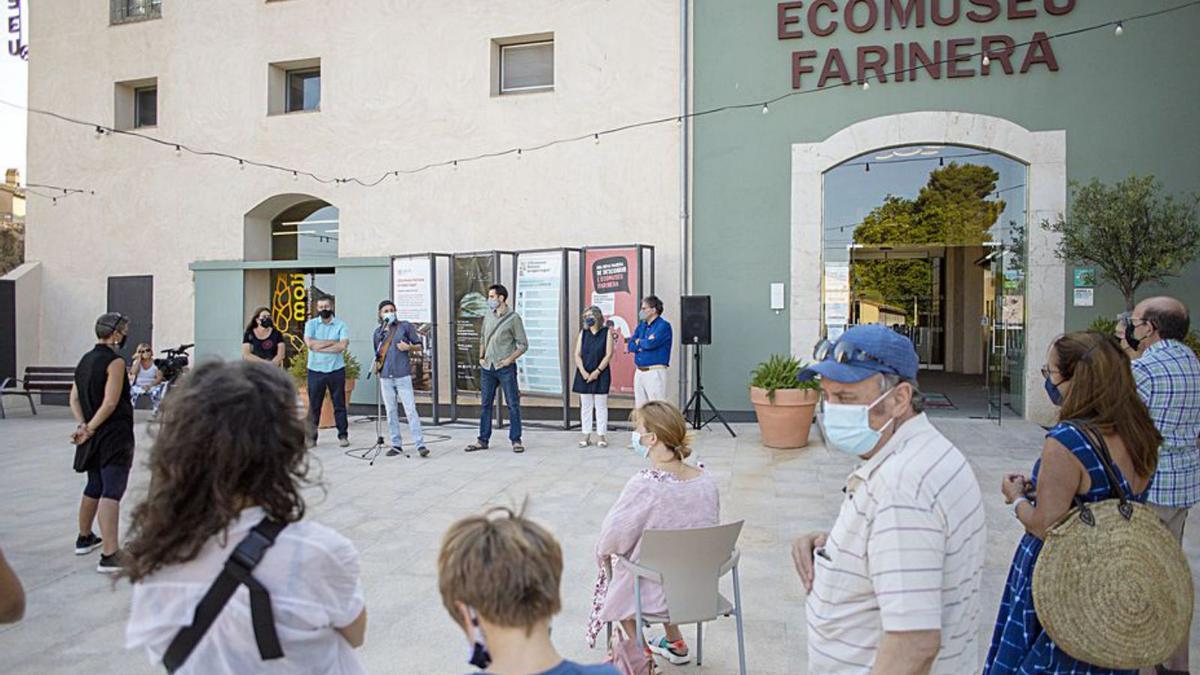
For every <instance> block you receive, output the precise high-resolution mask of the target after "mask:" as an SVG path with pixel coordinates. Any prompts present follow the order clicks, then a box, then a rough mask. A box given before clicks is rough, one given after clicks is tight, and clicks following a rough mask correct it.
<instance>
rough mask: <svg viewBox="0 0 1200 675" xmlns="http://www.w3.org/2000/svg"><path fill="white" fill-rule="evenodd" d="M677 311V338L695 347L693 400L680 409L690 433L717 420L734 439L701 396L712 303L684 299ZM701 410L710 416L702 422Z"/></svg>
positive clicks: (706, 299) (701, 298) (701, 297)
mask: <svg viewBox="0 0 1200 675" xmlns="http://www.w3.org/2000/svg"><path fill="white" fill-rule="evenodd" d="M679 308H680V315H681V319H680V323H681V324H682V329H683V330H682V333H681V334H680V342H682V343H683V344H684V345H685V346H686V345H692V346H693V347H695V351H693V352H692V358H693V359H694V360H695V362H696V377H695V388H694V389H693V390H692V397H691V398H689V399H688V402H687V404H686V405H684V406H683V414H684V415H685V416H687V417H688V418H690V421H691V423H692V428H693V429H703V428H704V427H706V426H708V425H709V424H710V423H711V422H712V421H713V420H719V421H720V422H721V424H722V425H723V426H724V427H725V431H728V432H729V435H730V436H733V437H735V438H736V437H737V434H736V433H734V432H733V429H732V428H730V426H729V423H728V422H726V421H725V418H724V417H722V416H721V413H720V411H718V410H717V407H716V406H715V405H713V402H712V401H710V400H708V396H707V395H706V394H705V393H704V375H703V356H702V352H703V349H704V345H707V344H712V299H711V298H710V297H709V296H707V295H685V296H683V297H681V298H680V303H679ZM704 406H708V411H707V412H708V413H711V416H710V417H709V418H708V419H705V418H704V416H705V414H706V413H705V411H704V409H703V408H704Z"/></svg>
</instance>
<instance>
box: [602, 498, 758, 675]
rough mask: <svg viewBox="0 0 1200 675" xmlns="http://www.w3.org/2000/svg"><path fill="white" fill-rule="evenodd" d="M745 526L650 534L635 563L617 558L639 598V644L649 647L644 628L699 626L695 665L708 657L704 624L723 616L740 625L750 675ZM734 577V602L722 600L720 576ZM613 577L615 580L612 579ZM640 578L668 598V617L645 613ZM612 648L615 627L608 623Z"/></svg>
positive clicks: (741, 659) (742, 660)
mask: <svg viewBox="0 0 1200 675" xmlns="http://www.w3.org/2000/svg"><path fill="white" fill-rule="evenodd" d="M744 522H745V521H740V520H739V521H738V522H736V523H729V524H727V525H717V526H715V527H698V528H691V529H686V530H646V531H645V532H644V533H643V534H642V548H641V552H640V555H639V558H638V561H637V562H636V563H634V562H631V561H629V560H628V559H626V558H624V557H622V556H617V564H618V565H622V566H624V567H625V569H627V570H629V571H630V572H631V573H632V574H633V592H634V597H635V598H636V599H637V614H636V616H635V617H634V618H635V619H636V621H637V641H638V643H639V644H642V645H644V644H646V638H645V636H644V635H643V634H642V626H643V625H645V624H654V623H671V624H675V625H677V626H678V625H682V624H689V623H694V624H696V665H701V662H702V660H703V658H704V641H703V640H704V632H703V628H704V622H705V621H712V620H715V619H717V618H719V617H723V616H733V617H734V619H735V620H736V621H737V640H738V666H739V672H740V673H741V675H746V642H745V636H744V634H743V626H742V588H741V584H740V582H739V580H738V560H739V559H740V557H741V556H740V554H739V553H738V550H737V548H735V546H736V545H737V539H738V536H739V535H741V532H742V524H743V523H744ZM730 572H733V602H729V600H728V599H726V598H725V596H723V595H721V593H720V592H719V591H718V589H717V586H718V582H719V580H720V579H721V577H723V576H725V575H726V574H728V573H730ZM610 578H611V575H610ZM642 579H649V580H651V581H654V582H657V583H659V584H661V585H662V587H663V593H664V594H665V596H666V599H667V613H666V614H645V613H643V612H642V584H641V580H642ZM607 633H608V643H609V645H610V646H611V645H612V624H611V623H609V624H608V630H607Z"/></svg>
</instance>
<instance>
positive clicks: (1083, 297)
mask: <svg viewBox="0 0 1200 675" xmlns="http://www.w3.org/2000/svg"><path fill="white" fill-rule="evenodd" d="M1095 304H1096V289H1094V288H1076V289H1075V306H1076V307H1093V306H1095Z"/></svg>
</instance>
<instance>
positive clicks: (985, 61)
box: [983, 53, 992, 68]
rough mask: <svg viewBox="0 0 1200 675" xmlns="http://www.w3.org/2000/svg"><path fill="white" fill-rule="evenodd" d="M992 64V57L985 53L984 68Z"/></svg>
mask: <svg viewBox="0 0 1200 675" xmlns="http://www.w3.org/2000/svg"><path fill="white" fill-rule="evenodd" d="M990 65H992V60H991V58H989V57H988V55H987V54H986V53H984V55H983V67H984V68H987V67H988V66H990Z"/></svg>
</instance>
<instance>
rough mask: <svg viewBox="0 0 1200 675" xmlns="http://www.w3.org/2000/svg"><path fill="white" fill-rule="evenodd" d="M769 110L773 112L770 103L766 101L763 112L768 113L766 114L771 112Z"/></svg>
mask: <svg viewBox="0 0 1200 675" xmlns="http://www.w3.org/2000/svg"><path fill="white" fill-rule="evenodd" d="M769 112H771V108H770V106H769V105H767V104H766V103H764V104H763V109H762V114H764V115H766V114H767V113H769Z"/></svg>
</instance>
